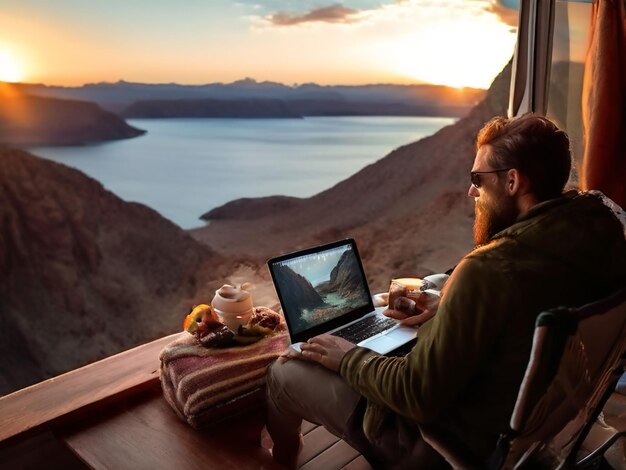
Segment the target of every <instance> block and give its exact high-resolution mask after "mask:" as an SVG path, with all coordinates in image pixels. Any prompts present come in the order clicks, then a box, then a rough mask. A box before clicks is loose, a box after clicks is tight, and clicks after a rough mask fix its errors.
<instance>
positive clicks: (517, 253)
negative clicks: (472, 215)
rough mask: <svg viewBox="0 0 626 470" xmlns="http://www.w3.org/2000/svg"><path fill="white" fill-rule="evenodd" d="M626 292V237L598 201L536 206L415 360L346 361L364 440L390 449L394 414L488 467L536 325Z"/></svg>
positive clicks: (473, 274)
mask: <svg viewBox="0 0 626 470" xmlns="http://www.w3.org/2000/svg"><path fill="white" fill-rule="evenodd" d="M625 283H626V241H625V239H624V232H623V230H622V226H621V224H620V223H619V222H618V220H617V219H616V218H615V217H614V215H613V214H612V213H611V211H610V210H609V209H608V208H607V207H606V206H604V205H603V204H602V202H601V201H600V199H599V198H598V197H596V196H595V195H592V194H580V195H579V194H578V193H576V192H570V193H567V194H565V195H564V196H563V197H561V198H558V199H553V200H550V201H545V202H543V203H541V204H538V205H536V206H535V207H533V208H532V209H531V210H530V211H528V213H526V214H524V215H522V216H521V217H520V218H519V219H518V220H517V221H516V223H515V224H514V225H512V226H511V227H509V228H507V229H506V230H503V231H502V232H500V233H498V234H496V235H495V236H494V237H493V238H492V240H491V241H490V242H489V243H488V244H486V245H483V246H481V247H478V248H476V249H474V250H473V251H472V252H470V253H469V254H468V255H467V256H465V257H464V258H463V260H462V261H461V262H460V263H459V265H458V266H457V267H456V269H455V270H454V272H453V274H452V276H451V277H450V279H449V280H448V282H447V283H446V285H445V288H444V290H443V292H442V298H441V303H440V305H439V309H438V311H437V315H436V316H435V317H434V319H433V320H431V321H430V322H429V323H427V324H426V325H424V326H423V327H421V328H420V330H419V333H418V338H419V339H418V341H417V344H416V345H415V347H414V348H413V350H412V351H411V352H410V353H409V354H408V355H406V356H405V357H397V358H396V357H386V356H380V355H378V354H376V353H374V352H372V351H370V350H368V349H365V348H355V349H353V350H351V351H350V352H349V353H348V354H347V355H346V356H345V358H344V359H343V361H342V363H341V369H340V373H341V375H342V376H343V377H344V378H345V379H346V380H347V381H348V382H349V383H350V384H351V386H352V387H353V388H354V389H355V390H357V391H358V392H360V393H361V394H362V395H363V396H364V397H365V398H366V399H367V401H368V405H367V409H366V412H365V416H364V419H363V429H364V432H365V435H366V436H367V437H368V439H369V440H370V442H372V443H373V444H374V445H376V443H377V442H382V441H384V440H385V439H382V440H381V437H383V436H380V433H381V432H384V431H381V429H382V428H381V426H380V424H381V423H382V420H383V418H384V417H385V416H388V415H389V410H391V411H392V412H395V413H396V414H398V415H400V416H402V417H404V418H405V419H406V420H407V421H408V422H409V423H429V422H435V423H437V424H438V425H439V426H442V427H443V428H445V429H447V430H448V431H450V432H452V433H453V434H455V435H456V436H458V437H459V438H460V439H462V440H463V441H464V442H465V443H466V444H467V445H468V446H469V448H470V449H471V450H473V451H474V452H475V453H476V454H477V455H480V456H484V457H487V456H488V455H489V454H490V452H491V451H492V450H493V449H494V447H495V443H496V440H497V437H498V435H499V433H500V432H501V431H504V430H505V429H507V427H508V422H509V419H510V416H511V412H512V409H513V405H514V403H515V399H516V397H517V392H518V389H519V385H520V383H521V380H522V377H523V374H524V370H525V368H526V364H527V362H528V358H529V354H530V347H531V343H532V335H533V329H534V323H535V319H536V317H537V315H538V314H539V313H540V312H542V311H543V310H546V309H548V308H552V307H557V306H578V305H582V304H584V303H587V302H590V301H593V300H596V299H599V298H601V297H603V296H605V295H607V294H609V293H611V292H612V291H614V290H616V289H617V288H618V287H620V286H622V285H624V284H625ZM388 437H389V436H388ZM387 441H388V439H387Z"/></svg>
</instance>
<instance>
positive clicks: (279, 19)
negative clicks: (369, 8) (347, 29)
mask: <svg viewBox="0 0 626 470" xmlns="http://www.w3.org/2000/svg"><path fill="white" fill-rule="evenodd" d="M358 13H359V10H354V9H352V8H347V7H344V6H343V5H341V4H336V5H331V6H327V7H323V8H317V9H315V10H311V11H309V12H307V13H304V14H301V15H297V14H292V13H288V12H277V13H274V14H272V15H269V16H267V17H266V20H267V21H269V22H270V23H271V24H273V25H274V26H295V25H299V24H303V23H315V22H322V23H355V22H357V21H358V18H356V17H355V16H356V15H357V14H358Z"/></svg>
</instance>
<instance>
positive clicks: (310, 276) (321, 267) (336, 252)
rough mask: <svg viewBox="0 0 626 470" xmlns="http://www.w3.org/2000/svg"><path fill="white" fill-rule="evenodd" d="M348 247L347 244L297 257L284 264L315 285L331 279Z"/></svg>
mask: <svg viewBox="0 0 626 470" xmlns="http://www.w3.org/2000/svg"><path fill="white" fill-rule="evenodd" d="M347 249H348V248H347V247H345V246H342V247H339V248H335V249H333V250H330V251H327V252H324V253H321V254H313V255H308V256H304V257H302V258H296V259H295V260H289V261H286V262H285V263H284V264H285V265H287V266H288V267H289V268H291V269H292V270H293V271H295V272H296V273H298V274H300V275H301V276H304V277H305V278H306V279H307V280H308V281H309V282H310V283H311V284H312V285H313V286H314V287H315V286H317V285H318V284H319V283H321V282H325V281H328V280H330V273H331V271H332V270H333V268H334V267H335V266H337V263H338V262H339V259H340V258H341V255H343V253H344V251H346V250H347Z"/></svg>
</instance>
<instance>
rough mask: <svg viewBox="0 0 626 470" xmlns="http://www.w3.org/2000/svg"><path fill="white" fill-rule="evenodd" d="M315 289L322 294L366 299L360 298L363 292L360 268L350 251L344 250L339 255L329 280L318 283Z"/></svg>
mask: <svg viewBox="0 0 626 470" xmlns="http://www.w3.org/2000/svg"><path fill="white" fill-rule="evenodd" d="M317 291H318V292H320V293H322V294H323V293H326V292H333V293H337V294H339V295H340V296H341V297H342V298H344V299H352V300H354V301H358V300H361V302H363V301H367V298H366V299H363V298H362V297H363V294H364V292H363V289H362V287H361V270H360V268H359V265H358V261H357V259H356V258H355V257H354V255H353V254H352V252H351V251H345V252H344V253H343V254H342V255H341V258H339V261H337V265H336V266H335V267H334V268H333V269H332V271H331V272H330V280H329V281H327V282H325V283H324V284H323V285H318V286H317Z"/></svg>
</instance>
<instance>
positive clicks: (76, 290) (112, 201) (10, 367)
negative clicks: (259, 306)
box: [0, 148, 227, 394]
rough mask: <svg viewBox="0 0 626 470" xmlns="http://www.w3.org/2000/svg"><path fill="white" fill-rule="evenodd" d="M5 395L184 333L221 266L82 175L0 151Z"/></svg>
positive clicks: (169, 226)
mask: <svg viewBox="0 0 626 470" xmlns="http://www.w3.org/2000/svg"><path fill="white" fill-rule="evenodd" d="M0 200H1V201H2V204H0V356H1V357H2V364H3V365H2V369H1V370H0V394H3V393H6V392H8V391H11V390H14V389H17V388H21V387H24V386H26V385H30V384H32V383H34V382H37V381H39V380H41V379H44V378H48V377H50V376H53V375H56V374H59V373H62V372H65V371H67V370H70V369H73V368H76V367H79V366H81V365H83V364H86V363H89V362H92V361H94V360H97V359H100V358H102V357H105V356H108V355H111V354H114V353H116V352H119V351H121V350H124V349H128V348H130V347H133V346H135V345H138V344H141V343H144V342H147V341H149V340H152V339H155V338H158V337H161V336H163V335H165V334H170V333H173V332H176V331H180V330H181V328H182V319H183V318H184V316H185V315H186V314H187V313H188V312H189V311H190V310H191V307H192V305H193V304H195V303H202V302H207V301H210V298H211V297H210V296H209V294H210V293H211V292H212V291H213V290H214V289H215V288H217V287H219V285H220V283H219V282H214V281H212V279H220V280H221V279H222V278H223V276H222V271H220V268H219V266H220V265H227V263H226V261H225V260H224V259H222V258H221V257H220V256H218V255H216V254H215V252H213V251H212V250H211V249H209V248H208V247H206V246H205V245H201V244H199V243H198V242H196V241H195V240H193V239H192V238H191V237H190V236H189V235H188V234H186V233H185V232H184V231H183V230H181V229H180V228H179V227H177V226H176V225H174V224H173V223H171V222H169V221H168V220H166V219H164V218H163V217H161V216H160V215H159V214H157V213H156V212H155V211H154V210H152V209H150V208H148V207H146V206H143V205H141V204H136V203H128V202H125V201H123V200H121V199H120V198H118V197H117V196H115V195H114V194H112V193H111V192H109V191H107V190H106V189H105V188H103V187H102V185H101V184H100V183H98V182H97V181H95V180H93V179H91V178H89V177H87V176H85V175H84V174H82V173H80V172H79V171H76V170H73V169H71V168H68V167H65V166H63V165H60V164H57V163H54V162H51V161H47V160H43V159H40V158H38V157H35V156H33V155H30V154H28V153H26V152H23V151H20V150H12V149H8V148H0Z"/></svg>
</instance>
